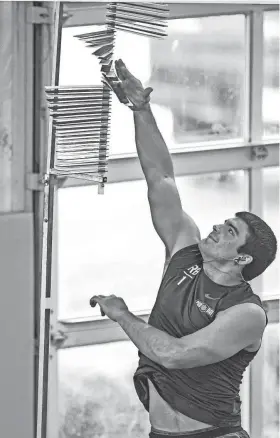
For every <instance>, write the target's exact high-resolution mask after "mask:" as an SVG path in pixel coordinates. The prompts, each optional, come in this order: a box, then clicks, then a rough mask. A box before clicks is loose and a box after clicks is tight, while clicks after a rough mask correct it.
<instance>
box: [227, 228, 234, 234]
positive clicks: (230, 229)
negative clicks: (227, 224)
mask: <svg viewBox="0 0 280 438" xmlns="http://www.w3.org/2000/svg"><path fill="white" fill-rule="evenodd" d="M228 231H229V233H231V234H232V235H233V236H234V231H233V229H232V228H229V230H228Z"/></svg>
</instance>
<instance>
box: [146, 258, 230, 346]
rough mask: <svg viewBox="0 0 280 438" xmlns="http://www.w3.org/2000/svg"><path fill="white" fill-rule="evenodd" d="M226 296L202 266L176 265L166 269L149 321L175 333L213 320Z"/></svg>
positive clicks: (185, 333) (191, 330) (183, 333)
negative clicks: (213, 284)
mask: <svg viewBox="0 0 280 438" xmlns="http://www.w3.org/2000/svg"><path fill="white" fill-rule="evenodd" d="M222 296H223V292H221V291H220V290H213V288H211V287H210V286H209V284H207V281H206V279H205V276H204V273H203V270H202V266H201V265H200V264H196V263H194V264H191V265H189V266H179V267H178V266H174V267H171V269H169V270H167V272H166V275H165V278H164V279H163V282H162V285H161V287H160V290H159V293H158V298H157V301H156V304H155V306H154V309H153V311H152V313H151V317H150V323H151V324H153V325H156V326H157V327H158V328H161V329H162V330H165V331H167V332H168V333H169V334H172V335H173V336H176V337H181V336H185V335H188V334H190V333H193V332H195V331H197V330H199V329H201V328H203V327H205V326H207V325H208V324H210V323H211V322H212V321H213V320H214V318H215V315H216V313H217V306H218V302H219V301H220V299H221V298H222Z"/></svg>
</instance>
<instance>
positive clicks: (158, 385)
mask: <svg viewBox="0 0 280 438" xmlns="http://www.w3.org/2000/svg"><path fill="white" fill-rule="evenodd" d="M115 67H116V72H117V74H118V77H119V79H120V81H121V88H122V90H123V91H124V93H125V95H126V96H127V97H128V99H129V100H130V102H132V104H133V106H132V108H131V109H132V111H133V116H134V124H135V139H136V147H137V153H138V156H139V160H140V163H141V167H142V170H143V172H144V175H145V179H146V181H147V185H148V200H149V204H150V209H151V216H152V221H153V225H154V227H155V230H156V232H157V233H158V235H159V237H160V238H161V239H162V241H163V242H164V245H165V248H166V262H165V266H164V273H163V278H162V282H161V285H160V288H159V291H158V295H157V299H156V302H155V305H154V307H153V309H152V312H151V315H150V317H149V321H148V323H146V322H144V321H143V320H142V319H140V318H138V317H136V316H134V315H133V314H132V313H131V312H130V311H129V309H128V307H127V306H126V304H125V302H124V300H123V299H122V298H119V297H116V296H115V295H110V296H104V295H97V296H94V297H92V299H91V305H92V306H95V305H96V304H98V305H99V306H100V308H101V312H102V314H103V315H104V314H106V315H107V316H108V317H109V318H110V319H112V320H113V321H116V322H117V323H118V324H119V325H120V326H121V327H122V328H123V330H124V331H125V332H126V333H127V335H128V337H129V338H130V339H131V341H132V342H133V343H134V344H135V346H136V347H137V348H138V350H139V366H138V368H137V370H136V372H135V375H134V384H135V388H136V391H137V394H138V396H139V399H140V401H141V402H142V403H143V405H144V407H145V408H146V410H147V411H148V412H149V417H150V423H151V433H150V435H149V436H150V438H167V437H173V438H179V437H180V438H185V437H188V438H192V437H193V438H215V437H227V438H229V437H237V438H245V437H249V435H248V434H247V432H246V431H244V429H243V428H242V427H241V401H240V397H239V390H240V385H241V382H242V376H243V373H244V371H245V369H246V368H247V367H248V365H249V363H250V362H251V361H252V360H253V359H254V357H255V356H256V354H257V352H258V350H259V348H260V346H261V342H262V337H263V333H264V329H265V327H266V325H267V322H268V321H267V316H266V313H265V310H264V308H263V306H262V302H261V300H260V298H259V296H258V295H256V294H254V292H253V291H252V289H251V286H250V284H249V283H248V281H250V280H252V279H253V278H255V277H257V276H258V275H260V274H262V273H263V272H264V271H265V269H266V268H267V267H268V266H269V265H270V264H271V262H272V261H273V260H274V259H275V255H276V250H277V241H276V238H275V235H274V233H273V231H272V230H271V228H270V227H269V226H268V225H267V224H266V223H265V222H264V221H263V220H262V219H261V218H259V217H258V216H256V215H254V214H252V213H250V212H244V211H243V212H239V213H236V215H235V217H233V218H230V219H227V218H226V220H225V222H224V223H223V224H219V225H214V226H213V231H212V232H211V233H210V234H209V236H208V237H206V238H204V239H201V237H200V232H199V229H198V227H197V225H196V224H195V223H194V221H193V219H192V218H191V217H190V216H189V215H188V214H187V213H186V212H184V211H183V209H182V204H181V200H180V196H179V193H178V189H177V186H176V182H175V178H174V170H173V165H172V160H171V156H170V154H169V151H168V148H167V146H166V144H165V142H164V140H163V138H162V135H161V133H160V131H159V129H158V127H157V124H156V121H155V119H154V117H153V114H152V111H151V108H150V105H149V100H150V98H149V96H150V93H151V92H152V89H151V88H147V89H144V88H143V86H142V84H141V82H140V81H139V80H138V79H136V78H135V77H134V76H133V75H132V74H131V73H130V72H129V71H128V69H127V68H126V66H125V64H124V63H123V62H122V61H121V60H119V61H116V63H115Z"/></svg>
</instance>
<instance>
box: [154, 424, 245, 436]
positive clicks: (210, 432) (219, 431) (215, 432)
mask: <svg viewBox="0 0 280 438" xmlns="http://www.w3.org/2000/svg"><path fill="white" fill-rule="evenodd" d="M149 437H150V438H250V437H249V435H248V433H247V432H246V431H245V430H244V429H242V427H239V426H238V427H207V428H206V429H200V430H196V431H194V432H179V433H174V432H164V431H160V430H157V429H154V428H153V427H152V429H151V433H150V435H149Z"/></svg>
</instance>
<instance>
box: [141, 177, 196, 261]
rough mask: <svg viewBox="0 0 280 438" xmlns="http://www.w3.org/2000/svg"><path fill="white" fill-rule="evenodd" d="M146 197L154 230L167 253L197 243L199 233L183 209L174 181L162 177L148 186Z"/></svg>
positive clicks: (171, 253) (172, 252)
mask: <svg viewBox="0 0 280 438" xmlns="http://www.w3.org/2000/svg"><path fill="white" fill-rule="evenodd" d="M148 199H149V204H150V209H151V215H152V221H153V225H154V227H155V230H156V232H157V233H158V235H159V237H160V238H161V239H162V241H163V242H164V244H165V247H166V252H167V255H169V256H172V255H173V254H174V253H175V252H176V251H178V250H179V249H181V248H183V247H185V246H188V245H192V244H194V243H197V242H198V241H199V240H200V233H199V229H198V227H197V225H196V224H195V222H194V221H193V219H192V218H191V217H190V216H189V215H188V214H187V213H185V212H184V211H183V209H182V203H181V199H180V195H179V192H178V189H177V186H176V183H175V181H174V179H173V178H171V177H164V178H161V179H159V180H157V181H155V182H154V183H153V184H150V185H149V187H148Z"/></svg>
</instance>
